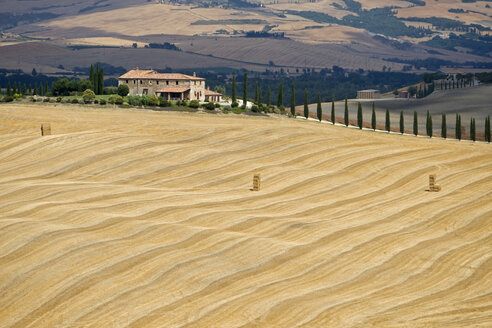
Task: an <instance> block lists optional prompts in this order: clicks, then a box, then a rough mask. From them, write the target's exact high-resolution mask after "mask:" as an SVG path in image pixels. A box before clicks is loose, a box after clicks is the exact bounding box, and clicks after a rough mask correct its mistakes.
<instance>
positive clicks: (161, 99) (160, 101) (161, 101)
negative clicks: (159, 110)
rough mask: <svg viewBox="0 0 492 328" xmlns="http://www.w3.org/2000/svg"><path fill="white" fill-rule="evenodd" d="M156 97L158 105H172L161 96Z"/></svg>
mask: <svg viewBox="0 0 492 328" xmlns="http://www.w3.org/2000/svg"><path fill="white" fill-rule="evenodd" d="M158 99H159V106H160V107H171V106H172V105H173V104H172V103H171V102H170V101H169V100H167V99H164V98H163V97H159V98H158Z"/></svg>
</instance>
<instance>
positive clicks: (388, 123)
mask: <svg viewBox="0 0 492 328" xmlns="http://www.w3.org/2000/svg"><path fill="white" fill-rule="evenodd" d="M385 127H386V131H388V132H390V131H391V122H390V112H389V109H388V108H386V124H385Z"/></svg>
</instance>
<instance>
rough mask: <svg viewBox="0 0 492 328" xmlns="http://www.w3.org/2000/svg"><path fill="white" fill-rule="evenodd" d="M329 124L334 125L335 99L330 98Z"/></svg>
mask: <svg viewBox="0 0 492 328" xmlns="http://www.w3.org/2000/svg"><path fill="white" fill-rule="evenodd" d="M331 123H333V124H335V97H332V98H331Z"/></svg>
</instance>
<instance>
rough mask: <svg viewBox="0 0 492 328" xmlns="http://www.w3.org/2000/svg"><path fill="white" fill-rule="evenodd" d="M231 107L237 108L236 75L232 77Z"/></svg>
mask: <svg viewBox="0 0 492 328" xmlns="http://www.w3.org/2000/svg"><path fill="white" fill-rule="evenodd" d="M232 107H237V96H236V75H235V74H234V75H233V76H232Z"/></svg>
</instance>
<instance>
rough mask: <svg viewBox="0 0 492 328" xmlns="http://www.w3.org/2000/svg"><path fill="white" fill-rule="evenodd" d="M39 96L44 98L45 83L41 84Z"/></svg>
mask: <svg viewBox="0 0 492 328" xmlns="http://www.w3.org/2000/svg"><path fill="white" fill-rule="evenodd" d="M39 95H41V96H43V97H44V88H43V82H41V83H39Z"/></svg>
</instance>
